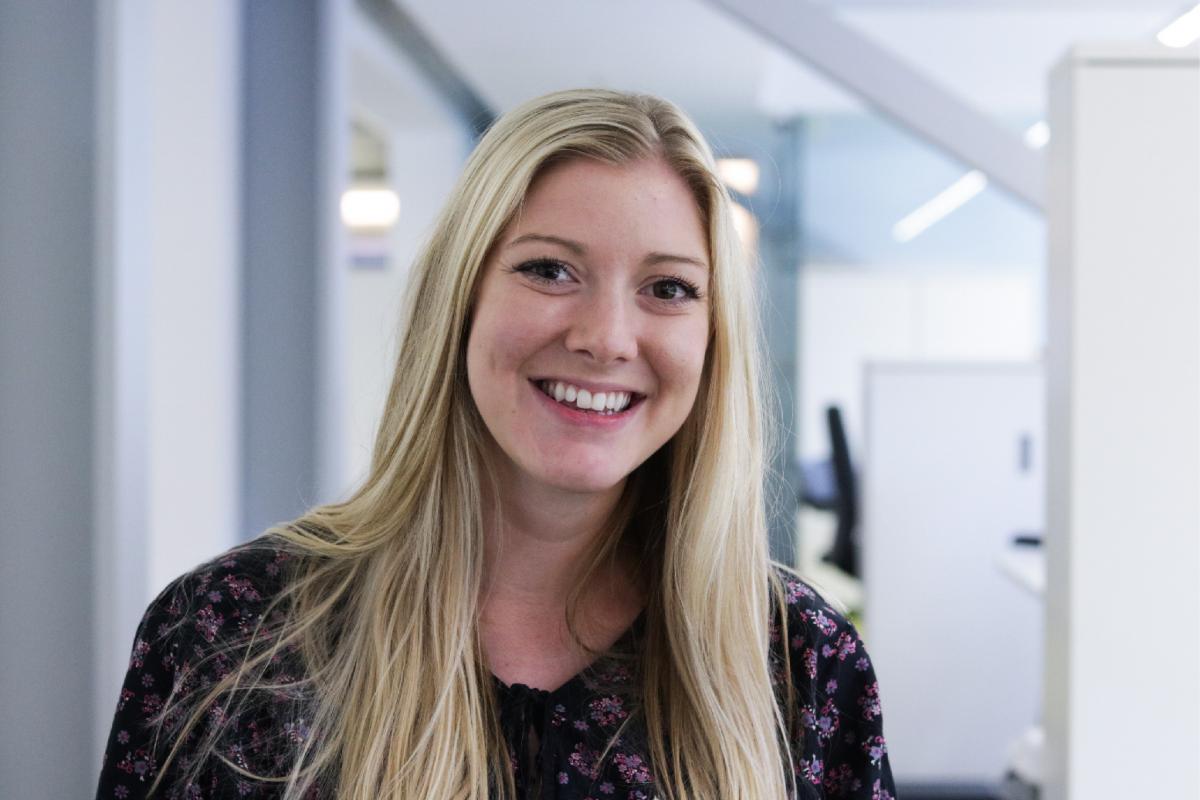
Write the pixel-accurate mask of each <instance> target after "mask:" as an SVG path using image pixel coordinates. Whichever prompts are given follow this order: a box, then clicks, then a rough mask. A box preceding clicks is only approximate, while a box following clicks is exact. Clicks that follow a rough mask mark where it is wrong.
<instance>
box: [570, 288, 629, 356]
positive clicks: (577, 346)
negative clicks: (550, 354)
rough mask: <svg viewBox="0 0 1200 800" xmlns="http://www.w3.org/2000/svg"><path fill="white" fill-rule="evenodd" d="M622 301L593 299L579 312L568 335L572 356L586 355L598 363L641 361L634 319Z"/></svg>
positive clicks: (596, 297)
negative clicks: (577, 354)
mask: <svg viewBox="0 0 1200 800" xmlns="http://www.w3.org/2000/svg"><path fill="white" fill-rule="evenodd" d="M627 302H629V303H631V302H632V301H625V300H623V299H622V298H619V297H612V296H607V295H605V296H600V295H592V296H591V297H589V298H588V299H587V300H586V301H585V302H583V303H581V304H580V305H579V306H578V307H577V310H576V315H575V319H574V322H573V323H572V325H571V327H570V328H569V330H568V331H567V339H566V346H567V349H568V350H570V351H571V352H572V353H585V354H587V355H589V356H591V358H592V359H593V360H595V361H596V362H597V363H600V364H609V363H612V362H615V361H632V360H633V359H635V358H637V352H638V350H637V333H636V331H635V330H634V325H633V322H634V315H633V313H631V310H630V309H629V308H627V305H626V304H627Z"/></svg>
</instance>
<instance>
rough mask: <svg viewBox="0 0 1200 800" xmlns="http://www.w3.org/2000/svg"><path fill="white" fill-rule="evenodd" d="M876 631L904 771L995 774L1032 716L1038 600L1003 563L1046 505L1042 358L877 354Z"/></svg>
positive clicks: (966, 779)
mask: <svg viewBox="0 0 1200 800" xmlns="http://www.w3.org/2000/svg"><path fill="white" fill-rule="evenodd" d="M865 385H866V397H865V408H866V447H865V462H864V469H863V473H864V474H863V490H862V503H863V508H862V510H863V530H862V535H863V569H864V576H863V577H864V593H865V617H864V622H865V628H866V631H865V634H866V643H867V647H868V649H869V650H870V651H871V653H872V655H873V657H874V659H875V661H876V663H877V665H878V669H879V675H880V686H881V693H882V697H883V703H884V724H885V733H886V734H887V736H888V740H889V743H890V748H891V752H892V758H893V761H892V763H893V768H894V769H895V771H896V776H897V779H898V780H901V781H904V782H921V783H950V782H954V783H977V782H979V783H986V782H994V781H997V780H998V779H999V778H1000V777H1001V776H1002V775H1003V772H1004V769H1005V763H1006V754H1007V750H1008V746H1009V744H1010V743H1011V742H1012V741H1013V740H1014V739H1016V738H1017V737H1018V736H1019V735H1020V734H1021V733H1022V732H1023V731H1024V730H1025V729H1026V728H1027V727H1028V726H1030V725H1031V724H1033V723H1034V722H1035V721H1036V719H1037V711H1038V704H1039V701H1040V687H1041V642H1042V633H1041V629H1042V615H1041V608H1040V603H1039V600H1038V598H1037V597H1036V596H1034V595H1033V594H1032V593H1030V592H1029V591H1028V590H1025V589H1022V588H1021V587H1019V586H1018V585H1017V584H1016V583H1014V582H1013V581H1012V580H1011V579H1010V578H1008V577H1007V576H1006V575H1005V574H1004V573H1003V572H1002V571H1001V570H1000V568H999V566H998V560H999V559H1000V558H1001V556H1002V555H1003V554H1004V553H1005V552H1006V550H1007V549H1008V548H1009V547H1010V546H1011V544H1010V543H1011V540H1012V538H1013V536H1014V535H1016V534H1018V533H1039V532H1040V531H1041V529H1042V517H1043V496H1042V495H1043V490H1042V486H1043V479H1042V476H1043V469H1042V457H1041V456H1042V454H1041V449H1042V448H1041V442H1042V436H1043V432H1042V428H1043V402H1042V391H1043V389H1042V386H1043V381H1042V374H1041V369H1040V367H1039V366H1035V365H996V366H966V365H964V366H958V365H944V366H939V365H915V364H914V365H900V364H896V365H873V366H870V367H868V368H867V376H866V384H865Z"/></svg>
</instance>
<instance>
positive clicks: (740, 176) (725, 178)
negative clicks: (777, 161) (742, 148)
mask: <svg viewBox="0 0 1200 800" xmlns="http://www.w3.org/2000/svg"><path fill="white" fill-rule="evenodd" d="M717 174H718V175H719V176H720V177H721V181H722V182H723V183H724V184H725V185H726V186H728V187H729V188H730V189H733V190H735V191H737V192H741V193H742V194H744V195H746V196H749V195H752V194H754V193H755V192H757V191H758V162H757V161H755V160H754V159H752V158H718V159H717Z"/></svg>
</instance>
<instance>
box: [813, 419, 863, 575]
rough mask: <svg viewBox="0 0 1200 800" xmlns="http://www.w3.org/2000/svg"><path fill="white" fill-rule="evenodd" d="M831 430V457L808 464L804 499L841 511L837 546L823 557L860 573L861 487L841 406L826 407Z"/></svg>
mask: <svg viewBox="0 0 1200 800" xmlns="http://www.w3.org/2000/svg"><path fill="white" fill-rule="evenodd" d="M825 421H826V425H827V427H828V430H829V449H830V456H829V459H828V460H826V461H824V462H820V463H819V464H806V465H804V467H803V470H804V490H803V493H802V495H801V502H803V503H805V504H806V505H809V506H812V507H813V508H819V509H821V510H822V511H832V512H834V513H835V514H836V515H837V532H836V534H835V535H834V538H833V547H831V548H830V550H829V552H828V553H826V554H825V555H824V556H823V557H822V558H821V560H822V561H824V562H826V563H828V564H833V565H834V566H835V567H837V568H838V569H840V570H842V571H843V572H845V573H846V574H847V575H853V576H854V577H856V578H857V577H860V569H861V567H860V564H859V552H858V550H859V543H858V535H857V529H858V490H857V486H856V481H855V478H854V467H853V465H852V464H851V461H850V446H849V444H848V443H847V441H846V428H845V426H844V425H842V412H841V410H840V409H839V408H838V407H837V406H829V407H827V408H826V409H825Z"/></svg>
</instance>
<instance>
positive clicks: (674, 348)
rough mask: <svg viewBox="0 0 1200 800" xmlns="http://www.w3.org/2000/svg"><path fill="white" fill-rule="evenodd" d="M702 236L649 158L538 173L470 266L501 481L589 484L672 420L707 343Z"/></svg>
mask: <svg viewBox="0 0 1200 800" xmlns="http://www.w3.org/2000/svg"><path fill="white" fill-rule="evenodd" d="M707 242H708V239H707V235H706V231H705V228H704V225H703V223H702V222H701V218H700V212H699V210H698V208H697V205H696V201H695V199H694V197H693V195H692V193H691V191H690V190H689V189H688V186H687V184H686V183H685V182H684V181H683V179H682V178H681V177H679V176H678V175H677V174H676V173H675V172H674V171H673V170H672V169H671V168H670V167H669V166H668V165H667V164H666V163H665V162H663V161H661V160H658V159H654V160H643V161H636V162H633V163H630V164H625V165H621V166H613V165H609V164H603V163H600V162H596V161H592V160H587V159H576V160H571V161H567V162H564V163H561V164H557V165H555V166H553V167H551V168H550V169H548V170H547V171H546V172H544V173H543V174H542V175H541V176H539V178H538V179H537V180H536V181H535V182H534V183H533V185H532V186H531V188H530V191H529V194H528V195H527V197H526V199H525V205H524V210H523V212H521V213H519V214H518V216H517V217H516V218H515V219H514V221H513V222H512V223H511V224H510V225H509V227H508V228H507V229H505V230H504V231H503V233H501V235H500V237H499V239H498V240H497V242H496V245H495V247H494V248H493V250H492V254H491V255H490V257H489V259H488V261H487V263H485V264H484V265H483V274H482V275H481V276H480V285H479V288H478V293H477V298H476V305H475V309H474V315H473V318H472V323H471V330H470V335H469V339H468V342H467V377H468V381H469V383H470V386H471V395H472V397H473V398H474V400H475V404H476V406H477V407H478V408H479V412H480V414H481V416H482V417H483V420H484V422H485V424H486V425H487V428H488V430H489V431H490V432H491V434H492V437H493V438H494V439H495V442H496V444H497V445H498V446H499V451H500V453H498V454H497V455H499V456H500V457H501V459H502V460H503V461H506V462H507V463H502V464H500V465H498V466H499V467H500V473H501V475H502V476H508V478H509V479H512V480H516V481H518V482H521V483H524V482H525V481H529V480H532V481H533V482H535V484H538V485H544V486H549V487H554V488H557V489H561V490H566V491H571V492H586V493H592V492H603V491H606V490H609V489H612V488H613V487H614V486H616V485H618V484H619V483H620V482H621V481H622V480H623V479H624V478H625V477H626V476H627V475H629V473H631V472H632V471H633V470H634V469H635V468H636V467H637V466H638V465H639V464H641V463H642V462H643V461H645V460H646V459H647V458H648V457H649V456H650V455H652V454H653V453H654V452H655V451H656V450H657V449H658V448H659V447H661V446H662V445H663V444H664V443H666V441H667V440H668V439H670V438H671V437H672V436H673V435H674V434H675V432H676V431H678V430H679V428H680V426H681V425H682V424H683V422H684V420H685V419H686V417H687V415H688V413H689V412H690V411H691V409H692V405H693V403H694V402H695V399H696V392H697V389H698V387H699V383H700V375H701V371H702V370H703V367H704V354H705V349H706V347H707V343H708V299H707V298H708V290H709V268H708V246H707ZM601 404H603V405H602V410H601ZM502 479H504V478H502Z"/></svg>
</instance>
